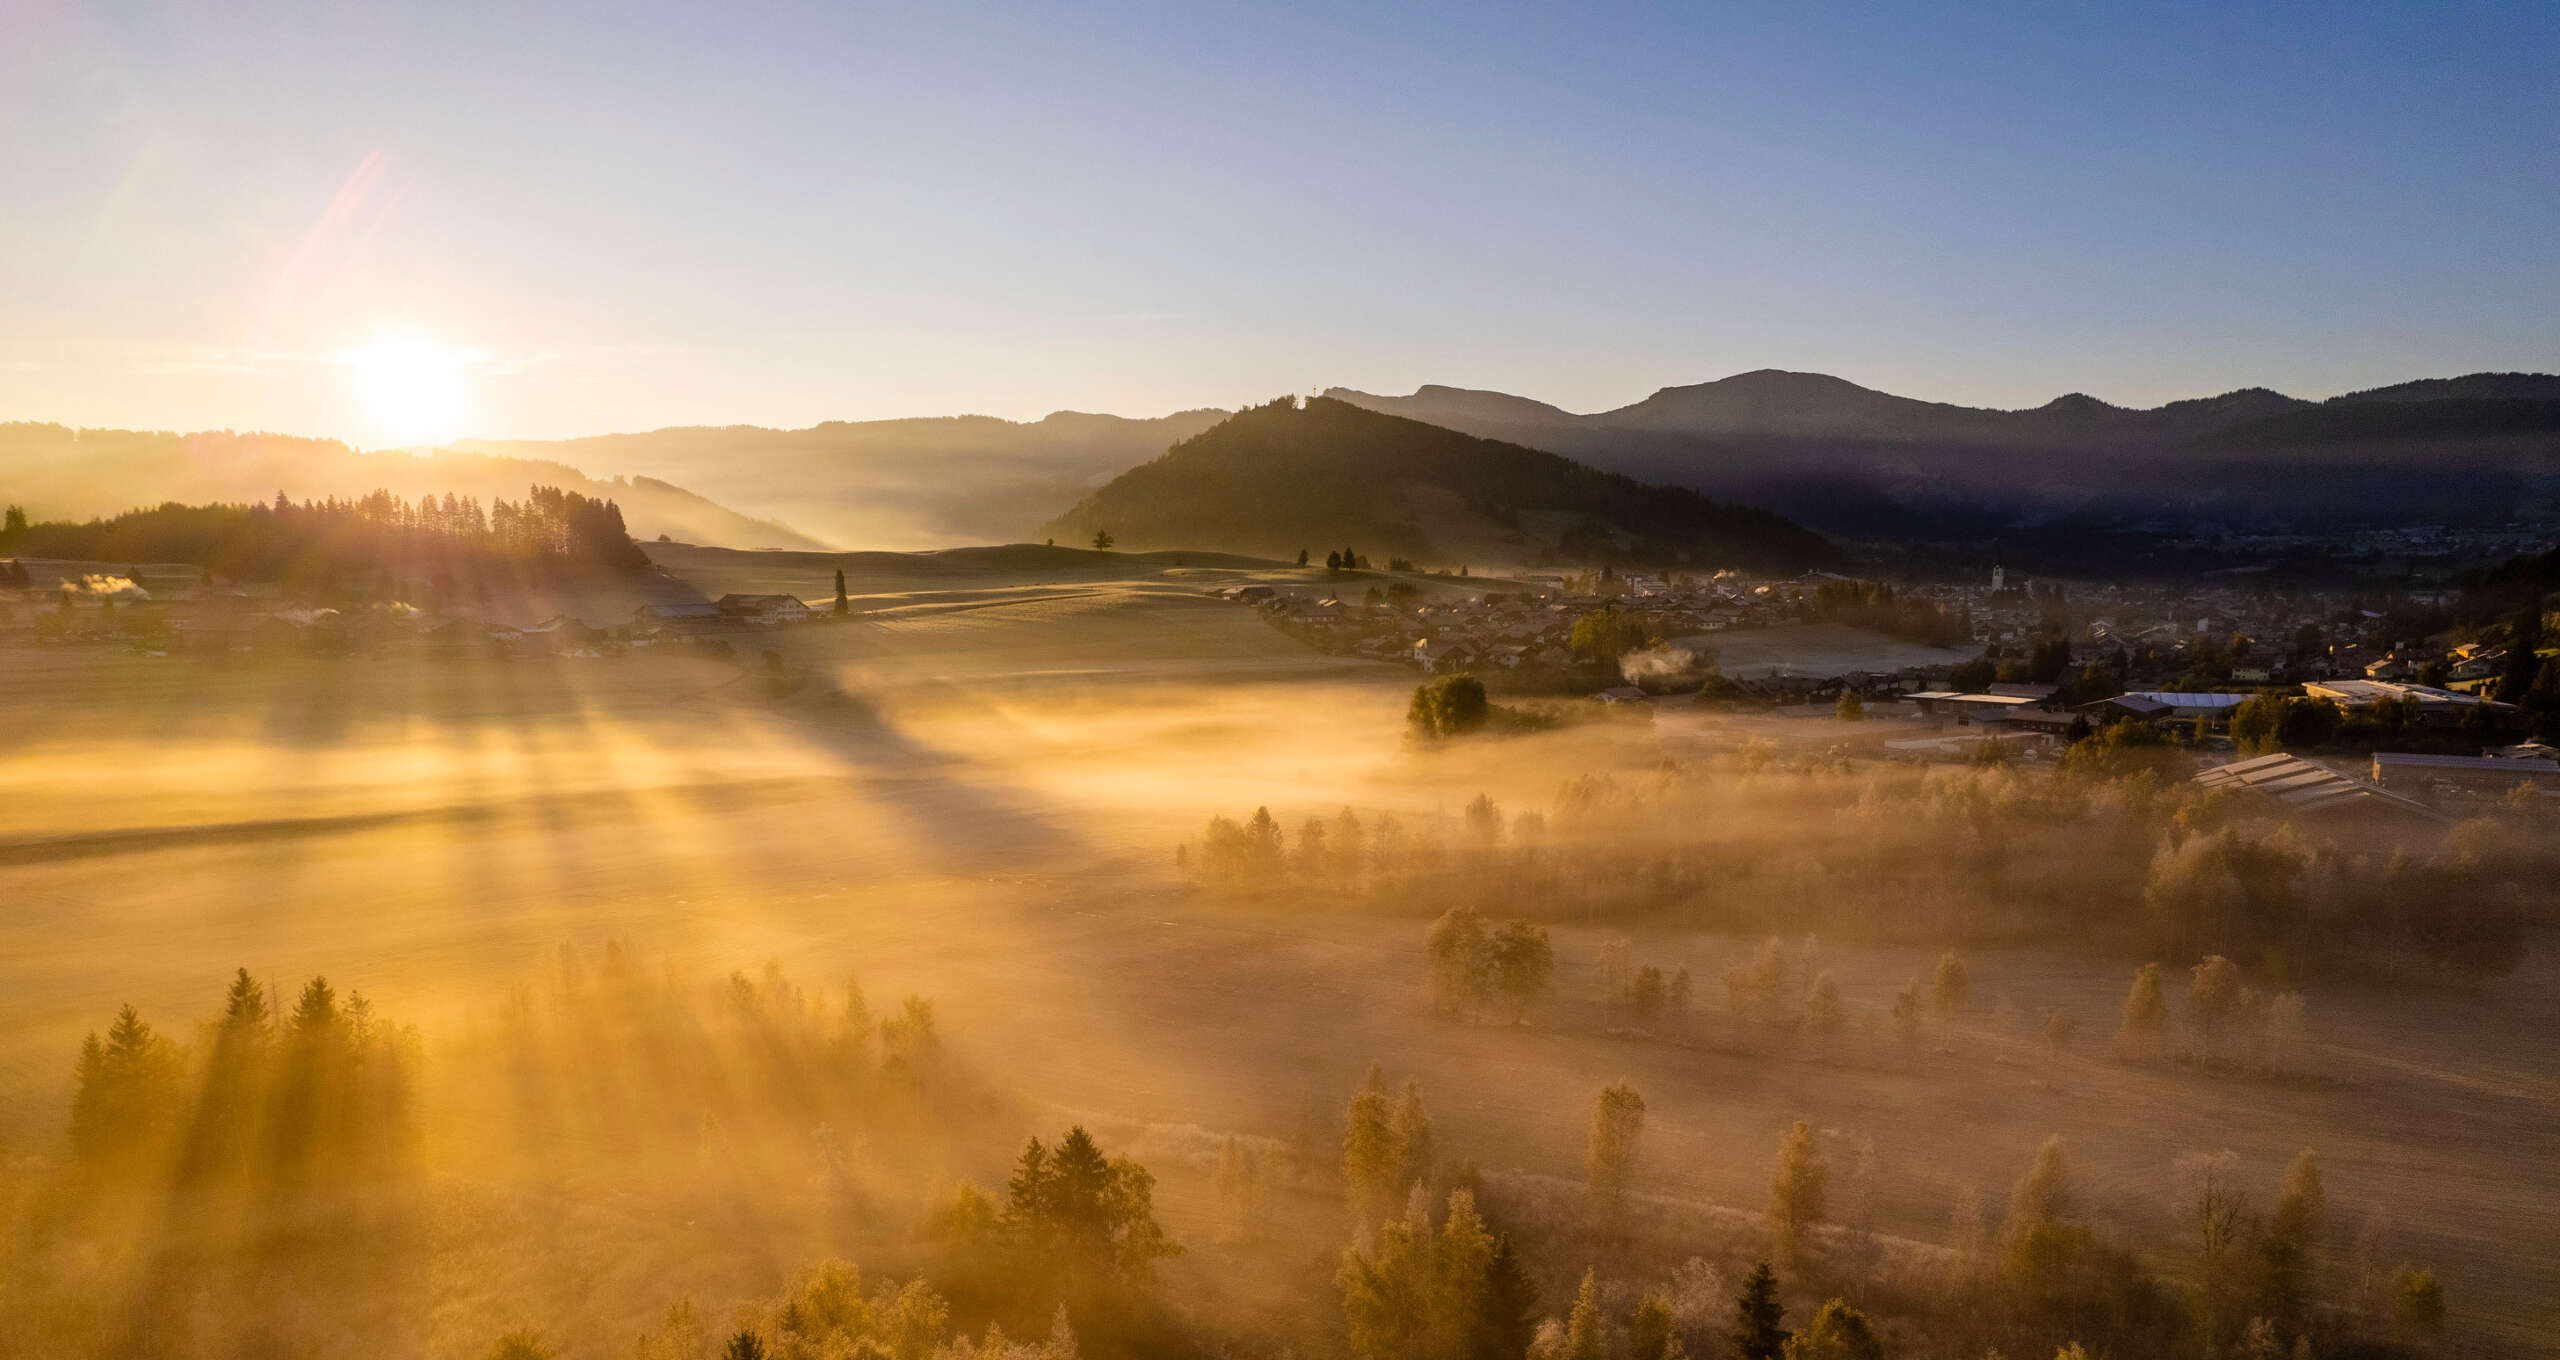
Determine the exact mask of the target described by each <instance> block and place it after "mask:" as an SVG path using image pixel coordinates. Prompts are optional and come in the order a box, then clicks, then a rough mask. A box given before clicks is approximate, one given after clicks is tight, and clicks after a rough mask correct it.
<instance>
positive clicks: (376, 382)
mask: <svg viewBox="0 0 2560 1360" xmlns="http://www.w3.org/2000/svg"><path fill="white" fill-rule="evenodd" d="M338 362H339V367H340V370H341V372H342V373H343V374H344V376H345V378H346V381H347V384H348V387H349V389H350V391H351V393H352V395H353V396H354V398H355V400H356V402H357V403H358V405H359V406H360V407H361V408H362V411H363V414H364V420H365V425H366V432H367V434H368V436H369V441H368V442H370V443H372V444H373V445H375V446H376V447H407V446H411V445H418V444H441V443H445V442H448V441H450V440H453V439H458V438H460V437H461V435H462V433H463V423H464V421H465V420H466V419H467V418H468V417H469V416H470V414H471V410H470V407H471V369H472V357H471V355H470V353H469V352H468V351H465V350H462V349H459V348H456V347H455V346H452V345H448V344H445V343H444V342H442V341H439V340H433V339H429V338H427V337H424V336H418V335H405V334H404V335H391V336H385V337H382V338H380V339H377V340H373V341H370V342H368V343H366V344H363V345H358V346H355V347H353V348H351V349H347V350H345V351H342V352H341V353H340V354H339V356H338Z"/></svg>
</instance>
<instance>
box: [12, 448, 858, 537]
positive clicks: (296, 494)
mask: <svg viewBox="0 0 2560 1360" xmlns="http://www.w3.org/2000/svg"><path fill="white" fill-rule="evenodd" d="M528 486H547V487H556V488H558V489H559V490H561V491H564V492H574V493H576V494H578V495H582V496H585V497H587V498H588V499H590V500H599V501H603V500H609V501H612V502H614V503H615V505H617V506H618V507H619V508H620V509H621V511H622V513H623V515H624V516H625V517H626V518H627V519H628V520H629V523H630V528H631V532H632V533H634V534H637V535H638V536H640V537H641V538H643V539H650V538H655V537H657V536H658V535H660V534H666V535H668V536H669V537H672V538H676V539H681V540H683V541H684V542H687V543H712V544H719V545H721V546H724V547H732V548H819V547H824V546H825V545H824V544H822V543H820V542H819V541H818V540H816V539H813V538H811V537H809V536H808V535H806V534H803V533H799V532H797V531H795V530H794V529H792V528H791V527H790V526H788V525H784V524H778V523H775V522H773V521H771V520H763V519H753V518H750V517H748V516H746V515H742V514H739V513H738V512H736V511H735V510H732V509H730V508H728V507H727V506H725V505H719V504H714V503H713V502H711V501H708V500H705V499H703V498H702V497H701V496H698V495H695V494H694V493H693V492H691V491H688V490H686V489H685V488H683V487H681V486H675V485H672V484H670V483H667V482H663V481H659V480H656V479H654V478H651V477H614V478H606V477H601V476H598V477H590V476H588V475H586V474H585V473H584V472H581V471H580V470H579V469H577V468H575V467H570V466H566V465H564V464H561V463H557V462H547V461H541V460H535V459H525V458H503V457H493V456H491V455H488V454H484V453H471V452H460V451H454V450H446V451H443V452H439V453H437V454H434V455H433V456H430V457H424V458H421V457H417V456H415V455H412V454H407V453H397V452H385V453H359V452H357V451H356V450H354V449H352V448H349V447H347V446H346V445H344V444H341V443H339V442H338V441H336V440H334V439H303V438H297V437H294V436H291V435H279V434H253V433H245V432H244V433H233V432H232V431H229V430H207V431H203V432H201V433H197V434H169V433H163V432H154V431H147V430H74V429H69V428H66V427H64V426H61V425H41V424H32V423H0V496H5V497H6V499H8V500H9V501H11V502H13V503H15V504H18V505H23V506H25V507H26V510H27V513H28V514H29V515H31V516H33V517H35V518H36V519H38V520H59V521H77V520H86V519H89V518H91V517H94V516H102V515H116V514H120V513H122V512H124V511H127V510H132V509H136V508H141V507H148V506H157V505H160V504H162V503H163V502H168V501H176V502H178V503H181V504H185V505H200V504H204V503H207V502H211V503H216V504H236V503H247V502H253V501H254V502H264V501H268V500H271V499H273V498H274V497H275V495H276V494H277V493H278V492H282V493H284V494H285V495H286V496H288V497H290V498H292V499H293V500H295V501H315V500H316V501H327V500H330V499H338V500H349V501H352V500H356V499H359V498H361V497H365V496H369V495H371V494H372V493H374V492H376V491H387V492H389V493H391V494H392V495H394V496H401V497H406V498H409V499H412V500H416V499H419V498H422V497H435V498H439V499H438V504H441V503H442V501H441V499H440V498H442V497H445V496H449V495H450V496H460V497H463V498H465V499H472V500H479V501H482V502H494V501H496V500H498V499H500V498H507V499H513V498H515V497H519V496H522V495H524V494H525V488H526V487H528Z"/></svg>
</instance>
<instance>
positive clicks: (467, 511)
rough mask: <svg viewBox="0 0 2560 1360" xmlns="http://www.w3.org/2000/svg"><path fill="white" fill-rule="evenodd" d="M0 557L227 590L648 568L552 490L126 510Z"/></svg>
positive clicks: (623, 534) (12, 538) (19, 535)
mask: <svg viewBox="0 0 2560 1360" xmlns="http://www.w3.org/2000/svg"><path fill="white" fill-rule="evenodd" d="M0 552H6V553H14V554H17V555H21V556H28V557H47V558H64V559H69V560H74V561H98V562H184V563H187V564H189V565H192V566H197V567H203V568H206V569H208V570H210V571H213V572H216V573H218V574H220V575H223V576H227V577H231V578H233V579H237V580H257V581H274V580H283V581H311V582H325V581H328V580H332V579H335V578H338V577H342V576H346V575H349V574H356V573H371V572H382V571H393V572H397V573H399V574H401V575H403V576H422V575H426V574H430V573H433V572H437V571H447V570H472V569H487V568H498V567H504V566H511V565H521V566H533V567H541V566H544V565H551V564H571V563H585V564H592V565H596V566H603V567H608V568H612V569H616V570H623V571H636V570H639V569H642V568H645V567H647V566H648V565H649V559H648V555H647V554H646V553H644V552H642V551H641V550H640V547H639V545H638V544H636V543H634V542H632V541H631V535H630V533H629V531H628V530H627V529H626V528H625V527H624V526H623V522H622V510H621V508H620V507H619V506H617V505H616V504H615V503H614V502H612V501H610V500H598V499H595V498H592V497H588V496H583V495H580V494H578V493H577V492H574V491H563V490H561V489H560V488H558V487H549V486H536V487H533V488H531V489H530V490H529V491H528V492H527V494H526V496H525V498H524V499H523V500H521V501H507V500H493V501H491V502H490V503H489V504H488V505H486V506H483V505H481V504H480V502H479V501H477V500H475V499H468V498H462V497H456V496H453V495H450V494H447V495H445V496H442V497H436V496H424V497H420V498H419V499H417V500H414V501H412V500H407V499H403V498H402V497H399V496H395V495H392V494H391V493H390V492H388V491H376V492H373V493H372V494H370V495H367V496H362V497H359V498H357V499H354V500H338V499H334V498H332V499H329V500H322V501H301V502H295V501H293V500H290V499H288V498H287V497H286V496H285V495H284V494H283V493H282V492H278V493H277V494H276V497H275V499H274V500H273V501H271V502H260V503H253V504H238V505H233V504H217V505H180V504H177V503H175V502H172V503H169V504H166V505H161V506H158V507H155V508H152V509H148V510H130V511H127V512H125V513H124V514H121V515H117V516H115V517H114V518H112V519H95V520H90V521H88V522H87V523H85V524H74V523H67V522H52V523H35V524H28V525H25V526H24V527H22V528H17V529H14V530H11V531H9V532H7V533H0Z"/></svg>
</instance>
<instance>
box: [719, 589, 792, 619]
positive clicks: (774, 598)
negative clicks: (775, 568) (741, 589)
mask: <svg viewBox="0 0 2560 1360" xmlns="http://www.w3.org/2000/svg"><path fill="white" fill-rule="evenodd" d="M720 612H721V613H722V614H724V615H726V616H728V617H729V618H733V619H745V620H747V621H748V622H750V623H797V622H799V621H801V620H803V619H806V618H808V617H810V614H809V606H808V605H806V604H803V603H801V601H800V597H799V596H797V595H723V596H721V597H720Z"/></svg>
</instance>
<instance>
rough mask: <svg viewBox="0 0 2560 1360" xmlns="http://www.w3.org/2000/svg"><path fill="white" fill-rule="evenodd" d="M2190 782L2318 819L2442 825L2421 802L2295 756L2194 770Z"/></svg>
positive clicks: (2438, 817)
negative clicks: (2192, 778) (2227, 790)
mask: <svg viewBox="0 0 2560 1360" xmlns="http://www.w3.org/2000/svg"><path fill="white" fill-rule="evenodd" d="M2195 782H2196V783H2197V784H2200V785H2202V786H2204V787H2205V788H2209V789H2230V790H2233V791H2235V792H2239V793H2245V794H2249V795H2251V796H2253V797H2256V798H2259V799H2263V800H2264V801H2265V802H2267V803H2268V804H2271V805H2272V806H2273V807H2274V808H2275V809H2276V810H2279V811H2283V812H2287V813H2297V814H2310V815H2316V816H2319V817H2322V818H2367V817H2369V818H2376V819H2381V820H2390V821H2402V820H2405V821H2418V822H2435V823H2441V822H2443V821H2444V818H2443V817H2442V816H2440V815H2438V814H2437V813H2436V812H2435V811H2434V810H2433V809H2431V808H2429V807H2428V806H2427V805H2426V804H2424V803H2421V802H2419V801H2418V800H2416V799H2414V798H2410V797H2408V796H2406V795H2404V794H2399V793H2394V792H2392V791H2391V790H2389V789H2385V788H2383V787H2381V786H2380V785H2378V784H2368V783H2366V782H2365V781H2363V780H2361V779H2357V778H2355V777H2353V776H2351V775H2345V774H2341V773H2339V772H2338V771H2336V770H2333V769H2330V768H2329V767H2328V766H2326V765H2322V764H2320V763H2318V762H2316V761H2310V760H2305V759H2303V758H2302V757H2300V756H2292V755H2273V756H2258V757H2255V758H2253V759H2249V760H2237V761H2233V762H2232V763H2230V764H2228V765H2216V766H2214V767H2213V768H2212V769H2209V770H2204V771H2201V772H2199V773H2198V774H2197V775H2196V776H2195Z"/></svg>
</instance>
